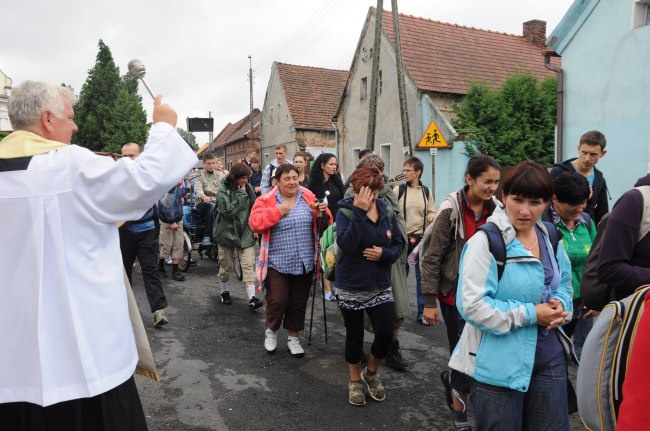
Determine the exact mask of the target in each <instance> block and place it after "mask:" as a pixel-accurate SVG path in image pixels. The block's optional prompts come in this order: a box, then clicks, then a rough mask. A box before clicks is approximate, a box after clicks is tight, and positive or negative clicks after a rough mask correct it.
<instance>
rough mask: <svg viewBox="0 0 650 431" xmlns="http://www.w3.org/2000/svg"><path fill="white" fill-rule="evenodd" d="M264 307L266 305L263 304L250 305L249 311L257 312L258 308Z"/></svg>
mask: <svg viewBox="0 0 650 431" xmlns="http://www.w3.org/2000/svg"><path fill="white" fill-rule="evenodd" d="M262 305H264V304H262V303H259V304H248V309H249V310H250V311H253V310H257V309H258V308H262Z"/></svg>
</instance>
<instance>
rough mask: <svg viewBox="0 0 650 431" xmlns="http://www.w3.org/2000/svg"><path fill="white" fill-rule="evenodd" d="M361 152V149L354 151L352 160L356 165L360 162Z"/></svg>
mask: <svg viewBox="0 0 650 431" xmlns="http://www.w3.org/2000/svg"><path fill="white" fill-rule="evenodd" d="M360 152H361V148H353V149H352V160H353V161H354V163H356V162H357V160H359V153H360Z"/></svg>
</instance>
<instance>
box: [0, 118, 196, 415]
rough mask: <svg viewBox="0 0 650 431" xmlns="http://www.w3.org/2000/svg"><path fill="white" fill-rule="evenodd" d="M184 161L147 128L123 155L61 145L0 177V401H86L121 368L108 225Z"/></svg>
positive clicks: (126, 354)
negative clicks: (137, 151)
mask: <svg viewBox="0 0 650 431" xmlns="http://www.w3.org/2000/svg"><path fill="white" fill-rule="evenodd" d="M196 160H197V159H196V156H195V155H194V152H193V151H192V150H191V149H190V147H189V146H188V145H187V144H186V143H185V141H183V139H182V138H181V137H180V136H179V135H178V133H177V132H176V130H175V129H174V127H172V126H171V125H169V124H167V123H157V124H156V125H154V126H153V128H152V129H151V132H150V138H149V142H148V143H147V145H146V146H145V149H144V151H143V153H142V154H141V155H140V156H139V157H138V158H137V159H135V160H130V159H129V158H123V159H120V160H118V161H117V162H115V161H113V160H112V159H111V158H109V157H105V156H98V155H96V154H94V153H92V152H91V151H89V150H87V149H85V148H81V147H78V146H76V145H69V146H66V147H64V148H60V149H56V150H53V151H50V152H48V153H45V154H40V155H35V156H33V157H32V159H31V162H30V164H29V166H28V168H27V170H22V171H9V172H0V214H1V215H2V227H1V228H0V346H1V349H2V350H1V353H0V403H7V402H16V401H26V402H30V403H34V404H38V405H41V406H48V405H51V404H55V403H58V402H62V401H67V400H72V399H78V398H85V397H92V396H95V395H98V394H101V393H104V392H106V391H108V390H110V389H112V388H114V387H116V386H118V385H120V384H121V383H123V382H125V381H126V380H127V379H129V378H130V377H131V376H132V375H133V373H134V370H135V367H136V363H137V361H138V357H137V352H136V346H135V342H134V337H133V330H132V328H131V323H130V320H129V315H128V309H127V297H126V290H125V286H124V276H123V269H122V257H121V254H120V242H119V234H118V229H117V226H116V223H117V222H120V221H124V220H135V219H138V218H139V217H141V216H142V215H143V214H144V213H145V212H146V211H147V210H148V209H149V208H151V206H152V205H153V203H154V202H155V201H156V200H158V199H159V198H160V196H162V195H163V194H164V193H165V192H166V191H167V190H169V189H170V188H171V187H173V186H174V185H175V184H177V183H178V179H179V178H181V177H182V176H183V175H185V174H186V173H187V172H188V171H189V170H190V169H191V168H192V167H193V166H194V165H195V163H196Z"/></svg>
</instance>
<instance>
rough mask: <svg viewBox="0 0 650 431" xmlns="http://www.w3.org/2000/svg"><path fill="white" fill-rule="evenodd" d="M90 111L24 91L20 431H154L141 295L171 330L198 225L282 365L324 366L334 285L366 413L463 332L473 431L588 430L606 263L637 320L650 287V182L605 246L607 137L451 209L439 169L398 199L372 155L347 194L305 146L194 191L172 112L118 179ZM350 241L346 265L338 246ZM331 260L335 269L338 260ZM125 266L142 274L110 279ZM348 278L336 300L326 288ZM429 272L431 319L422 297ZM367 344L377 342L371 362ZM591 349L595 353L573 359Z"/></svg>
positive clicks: (640, 392) (459, 388)
mask: <svg viewBox="0 0 650 431" xmlns="http://www.w3.org/2000/svg"><path fill="white" fill-rule="evenodd" d="M74 102H75V98H74V94H73V93H72V91H71V90H70V89H69V88H68V87H62V86H58V85H52V84H48V83H43V82H38V81H25V82H24V83H22V84H20V85H19V86H17V87H16V88H15V89H13V90H12V92H11V96H10V98H9V102H8V111H9V116H10V119H11V123H12V125H13V126H14V128H15V129H16V130H15V131H14V132H13V133H11V134H10V135H9V136H7V137H6V138H4V139H3V140H2V142H1V143H0V173H2V175H3V178H6V179H7V181H4V182H0V184H2V185H4V186H5V187H4V190H3V193H2V195H1V196H0V203H1V204H2V208H3V213H4V214H5V215H6V216H7V217H8V220H9V221H10V223H9V225H11V226H18V228H16V229H5V230H3V231H2V237H3V241H4V243H3V244H5V243H6V244H8V246H7V247H5V249H6V250H5V253H4V255H3V259H2V262H4V265H5V271H4V273H5V276H6V277H8V279H7V280H6V282H5V283H4V284H3V288H4V289H3V293H4V296H3V302H2V304H3V305H4V308H3V312H2V313H0V318H4V323H5V327H8V328H11V329H12V330H10V331H5V332H6V333H5V334H4V337H3V345H5V346H7V348H6V349H5V350H6V352H5V354H4V355H3V356H2V357H0V358H4V359H2V361H3V363H4V366H3V367H0V370H3V371H4V372H3V373H0V375H1V383H2V384H1V385H0V386H1V387H0V398H1V400H0V417H2V418H3V420H4V422H3V425H6V427H8V429H57V430H58V429H66V430H68V429H129V428H130V429H146V418H145V416H144V412H143V409H142V405H141V402H140V399H139V395H138V391H137V387H136V384H135V380H134V377H133V373H134V369H135V372H143V373H144V374H145V375H148V376H150V377H152V378H156V377H157V374H156V372H155V367H153V366H152V364H153V358H152V357H151V356H152V355H151V350H150V347H149V344H148V341H147V336H146V333H145V331H144V328H143V327H142V322H141V320H140V319H139V315H138V311H137V305H136V304H135V301H134V299H133V295H132V293H131V290H130V288H129V286H128V284H127V283H126V282H125V278H128V281H129V282H130V281H131V280H132V275H133V274H132V273H133V268H134V261H135V259H138V261H139V264H140V268H141V271H140V272H141V274H142V277H143V279H144V287H145V291H146V294H147V299H148V301H149V305H150V307H151V312H152V313H153V322H154V325H155V326H156V327H159V326H162V325H165V324H167V323H168V318H167V315H166V312H165V309H166V308H167V299H166V297H165V295H164V292H163V285H162V282H161V278H164V277H167V269H166V260H167V259H168V258H169V259H170V260H171V262H170V264H171V267H172V273H171V276H172V278H173V279H174V280H175V281H176V282H182V281H183V279H184V275H183V274H182V273H181V270H180V269H181V267H183V265H187V264H190V263H191V262H189V261H188V259H187V258H186V255H185V254H184V253H183V251H182V250H183V248H182V247H183V246H184V243H183V237H184V232H183V228H184V226H183V222H184V220H185V219H184V215H185V212H186V210H189V213H190V214H192V213H196V216H197V217H200V218H202V221H201V228H202V230H203V233H204V236H203V238H200V237H198V238H196V235H195V238H194V242H196V243H199V246H200V247H208V248H209V249H210V250H212V256H215V255H218V259H219V274H218V276H219V286H220V299H221V302H222V304H223V307H232V306H235V307H236V306H237V305H235V304H234V302H237V301H233V298H232V297H231V295H230V290H231V280H230V278H231V277H230V271H231V269H232V267H233V262H232V261H233V260H234V256H235V255H237V256H238V260H239V262H240V263H241V275H242V276H241V280H242V283H241V288H245V290H246V293H247V296H248V308H249V309H250V310H252V311H253V312H255V310H258V309H261V308H262V307H264V312H265V323H266V325H265V328H264V335H263V336H262V334H260V350H261V349H262V345H263V346H264V349H265V350H266V351H267V352H268V353H269V354H273V353H274V352H275V351H276V350H277V347H278V344H279V343H280V342H279V334H280V330H281V327H282V328H284V330H285V331H286V334H287V338H286V344H285V343H284V342H281V344H282V346H283V347H284V346H286V348H287V349H288V350H289V352H290V354H291V356H293V357H295V358H302V357H303V356H304V354H305V351H304V350H303V348H302V345H301V342H300V332H301V331H303V330H304V327H305V312H306V308H307V301H308V297H309V294H310V290H311V289H310V287H312V286H316V282H318V283H321V282H322V284H320V285H321V286H322V297H323V300H325V299H327V300H329V301H333V302H334V303H336V304H337V306H338V309H339V310H340V315H341V318H342V319H343V321H344V323H345V343H344V346H341V347H340V348H341V350H342V351H343V354H344V360H345V363H346V364H347V368H348V372H349V381H348V383H347V390H348V401H349V403H350V404H351V405H354V406H363V405H365V404H366V402H367V396H369V397H370V399H371V400H374V401H376V402H382V401H384V400H386V398H387V391H386V388H385V387H384V386H383V384H382V383H381V379H380V371H379V370H380V365H381V364H383V365H384V366H387V367H390V368H393V369H395V370H404V369H405V368H407V367H408V366H409V364H408V362H407V361H406V360H405V359H404V357H403V356H402V354H401V349H400V333H401V330H402V327H403V326H404V324H405V323H408V322H409V320H411V319H413V318H415V320H416V321H417V322H418V323H420V324H422V325H436V324H438V323H439V322H441V321H444V325H445V328H446V332H447V338H448V342H449V352H450V356H449V361H448V363H447V364H444V365H443V364H439V366H441V368H442V369H440V370H439V371H440V382H439V384H438V385H439V386H438V387H439V389H440V390H441V391H444V394H445V401H446V403H447V405H448V406H449V409H450V411H451V413H450V424H451V425H452V426H453V428H454V429H456V430H469V429H471V425H470V422H469V421H468V417H467V411H468V406H469V404H470V402H471V410H472V412H473V416H474V420H475V422H474V423H475V427H476V428H477V429H508V430H510V429H536V430H537V429H539V430H541V429H553V430H568V429H569V419H568V418H569V404H573V403H572V402H571V403H570V401H573V400H572V399H570V397H569V396H570V395H571V390H570V386H571V385H570V380H569V379H568V376H567V358H568V357H569V356H570V355H567V352H566V348H567V347H568V348H569V351H570V352H571V353H575V354H576V355H577V356H580V355H583V365H582V366H581V367H582V368H580V369H579V371H580V372H583V371H584V370H587V369H588V368H586V367H585V366H584V365H585V364H586V363H587V362H588V361H585V359H587V358H590V359H594V353H593V351H594V350H593V340H596V341H599V339H598V337H589V338H588V339H587V341H586V342H585V338H586V336H587V334H588V333H589V332H590V330H591V331H592V335H598V332H596V331H594V330H592V329H591V327H592V322H593V319H591V317H592V316H594V314H595V310H594V309H599V308H598V307H600V305H597V303H596V302H592V301H591V298H590V297H588V295H587V294H588V293H589V294H591V293H592V283H591V281H590V280H591V279H590V274H591V273H592V271H591V269H592V265H591V264H592V262H593V260H592V259H591V257H592V256H593V255H595V253H590V249H591V247H592V244H595V247H594V251H595V250H598V255H597V257H598V259H597V264H596V272H597V277H596V281H597V283H601V284H604V285H606V287H607V289H609V292H608V293H607V294H603V295H602V296H608V298H598V299H607V300H610V299H612V298H613V299H616V300H622V299H624V298H626V297H629V296H630V295H631V294H632V293H634V292H635V291H636V289H637V288H638V287H639V286H641V285H644V284H648V282H649V281H650V273H649V272H648V271H649V264H650V233H648V231H647V230H646V227H647V226H648V224H649V223H648V222H647V220H646V216H647V215H648V214H650V207H649V206H648V202H650V199H648V198H647V197H646V195H647V194H648V192H649V187H650V174H648V175H646V176H644V177H642V178H640V179H639V180H638V181H637V182H636V184H635V189H632V190H629V191H628V192H626V193H624V194H623V195H622V196H621V197H620V198H619V199H618V200H617V201H616V203H615V205H614V207H613V209H612V211H611V213H609V215H608V216H607V217H608V218H607V219H606V220H607V224H606V225H607V230H604V228H602V229H601V227H604V226H605V224H604V223H603V220H605V219H604V217H605V214H606V213H608V212H609V204H608V200H609V197H608V192H607V186H606V183H605V180H604V176H603V174H602V172H600V171H599V170H598V169H596V168H595V165H596V163H597V162H598V160H599V159H600V158H602V157H603V156H604V155H605V153H606V151H605V145H606V141H605V137H604V135H603V134H602V133H600V132H598V131H590V132H587V133H585V134H584V135H583V136H582V137H581V139H580V143H579V145H578V157H577V158H574V159H570V160H566V161H564V162H562V163H558V164H556V165H555V166H554V167H553V168H552V169H551V170H550V172H549V171H548V170H547V169H546V168H545V167H543V166H541V165H539V164H537V163H534V162H532V161H525V162H521V163H519V164H517V165H516V166H514V167H509V168H508V170H507V171H506V170H505V169H501V167H500V166H499V165H498V163H497V162H496V161H495V159H493V158H492V157H490V156H487V155H480V154H479V155H474V156H472V157H471V158H470V159H469V160H468V163H467V166H466V170H465V174H464V185H463V186H462V187H461V188H460V189H459V190H457V191H454V192H452V193H450V194H449V195H448V196H447V197H446V198H444V199H441V200H442V202H441V203H439V205H436V203H435V202H434V193H432V190H429V188H428V187H427V186H426V185H424V184H423V183H422V182H421V177H422V174H423V172H424V171H425V168H424V165H423V163H422V161H420V160H419V159H418V158H415V157H410V158H407V159H406V160H405V161H404V162H403V164H402V172H401V174H400V175H399V176H398V177H395V178H393V179H388V178H387V177H386V175H385V173H384V161H383V160H382V159H381V158H380V157H378V156H377V155H375V154H373V153H372V152H370V151H364V152H360V154H359V157H360V159H359V161H358V165H357V166H356V168H355V169H354V171H353V172H350V173H349V176H348V178H347V179H346V178H344V177H343V176H342V175H341V172H340V171H339V167H338V163H337V159H336V157H335V156H334V155H333V154H329V153H324V154H320V155H319V156H318V157H317V158H316V159H315V160H313V161H312V160H311V157H310V155H309V154H307V153H298V154H295V155H294V157H293V159H289V158H288V154H287V148H286V146H284V145H278V146H276V147H275V148H274V151H275V158H274V159H273V160H272V161H271V162H270V163H268V164H267V165H266V166H265V167H264V169H261V165H260V160H259V158H258V154H257V152H256V151H254V150H252V151H250V152H248V153H247V154H246V157H245V158H244V159H242V160H241V161H239V162H237V163H234V164H233V165H231V166H230V165H229V166H228V168H229V171H226V170H225V169H224V165H223V161H220V160H218V159H217V158H216V157H215V155H214V154H205V155H204V156H203V169H201V170H200V171H199V172H197V173H195V174H196V175H191V176H190V177H186V178H183V179H181V177H182V176H183V175H185V174H186V173H187V171H188V170H190V169H191V168H192V167H193V166H196V163H197V157H196V155H195V153H194V152H193V151H192V150H191V149H190V148H189V147H188V146H187V145H186V143H185V141H184V140H183V139H182V138H181V137H180V135H178V133H177V132H176V129H175V126H176V123H177V114H176V112H175V111H174V110H173V108H171V107H170V106H169V105H167V104H165V103H162V100H161V96H157V97H156V98H155V101H154V110H153V115H152V117H153V120H154V125H153V127H152V129H151V132H150V136H149V141H148V142H147V144H146V146H145V150H144V151H142V152H141V148H140V146H139V145H138V144H136V143H128V144H125V145H124V146H123V147H122V156H123V158H122V159H120V160H118V161H117V162H114V161H113V160H111V159H109V158H107V157H104V156H99V155H96V154H93V153H92V152H91V151H89V150H87V149H84V148H81V147H79V146H77V145H68V144H69V143H70V141H71V138H72V135H73V134H74V133H75V132H76V131H77V126H76V124H75V123H74V110H73V106H74ZM504 172H505V173H504ZM502 173H503V175H502ZM16 184H20V186H19V187H17V186H16ZM72 185H74V187H73V186H72ZM107 185H111V186H110V187H107ZM499 189H500V190H499ZM123 190H129V193H122V191H123ZM498 190H499V191H500V193H499V198H498V199H497V197H496V196H497V191H498ZM116 191H118V192H116ZM159 196H162V197H160V198H159ZM156 199H158V202H157V203H156V204H155V205H154V206H153V207H152V206H151V205H152V203H153V202H154V200H156ZM25 214H32V215H37V216H38V217H31V218H30V217H26V216H25ZM136 217H140V218H139V219H135V218H136ZM123 220H128V221H127V222H123ZM157 222H158V223H157ZM191 222H192V223H193V220H191ZM116 223H117V224H118V225H119V226H120V229H119V237H118V232H116V227H115V224H116ZM192 223H191V224H192ZM156 224H158V226H156ZM597 225H599V227H598V228H597V229H596V226H597ZM21 226H23V227H22V228H21ZM334 228H336V229H335V234H334V233H333V229H334ZM197 229H198V228H197ZM80 232H81V233H92V234H89V235H84V234H79V233H80ZM197 232H198V230H197ZM326 233H327V235H326ZM27 234H28V235H27ZM601 234H602V235H601ZM330 237H335V240H333V242H332V244H331V245H330V246H328V247H325V246H322V244H323V241H324V240H326V239H327V238H330ZM118 242H119V247H118ZM185 244H186V243H185ZM319 246H322V247H323V249H326V250H327V251H328V253H327V256H326V258H325V259H321V257H322V256H321V255H320V254H319V253H318V251H319ZM118 248H119V249H118ZM215 248H216V251H217V253H215ZM7 250H9V251H7ZM15 250H29V251H30V252H29V253H16V252H15ZM120 252H121V260H122V262H120V261H119V260H120V259H119V258H120ZM330 252H331V254H332V255H331V256H330ZM44 256H47V259H46V260H43V258H44ZM332 256H333V257H332ZM588 256H589V259H588ZM330 258H331V259H330ZM79 262H84V264H83V265H80V264H79ZM120 263H122V265H120ZM333 264H335V265H333ZM120 266H123V268H124V270H125V273H124V274H122V273H121V272H120V271H113V270H110V271H101V269H105V268H106V267H109V268H112V269H118V268H119V267H120ZM332 266H334V270H333V274H332V271H331V269H332ZM326 267H327V275H328V276H327V277H326V278H327V279H328V281H326V280H321V278H320V275H321V268H326ZM25 268H29V269H30V270H28V271H25V270H23V269H25ZM411 270H413V271H414V275H415V285H416V286H415V296H416V303H417V310H416V311H415V313H412V312H411V309H410V307H409V291H408V289H407V283H406V280H407V275H408V273H409V271H411ZM583 270H584V271H583ZM98 274H101V276H99V277H98ZM332 275H333V276H332ZM235 284H237V285H239V283H235ZM89 286H91V288H89ZM116 287H119V288H116ZM122 287H124V288H125V290H122ZM233 288H234V287H233ZM237 288H239V286H237ZM319 293H320V292H319ZM637 293H638V291H637ZM581 294H583V295H582V296H581ZM610 294H611V295H610ZM237 296H239V295H237ZM34 301H37V302H38V307H35V306H34V304H35V302H34ZM647 301H648V302H650V298H648V299H647ZM127 304H128V307H127ZM586 305H589V306H590V307H591V308H593V309H588V308H587V307H586ZM610 309H611V307H610ZM120 310H121V311H120ZM628 314H629V313H628ZM134 316H136V317H135V318H134ZM626 319H627V315H626ZM602 322H605V323H607V320H604V321H598V323H597V328H598V329H601V326H603V325H601V323H602ZM648 324H650V313H643V315H642V316H641V318H640V324H639V325H638V330H637V331H635V335H634V337H635V338H634V340H635V341H634V345H633V347H631V349H632V353H631V356H630V360H629V368H628V369H627V372H626V376H625V379H624V383H623V385H622V393H623V394H624V397H623V402H622V404H621V405H620V410H619V411H618V412H617V419H618V422H617V424H616V427H617V429H619V430H624V429H639V427H641V428H642V427H643V426H644V425H643V424H644V423H645V422H646V421H643V420H639V418H642V417H644V415H645V416H647V414H648V412H647V408H646V406H647V400H646V395H645V393H646V392H647V384H648V381H649V378H648V375H650V374H648V373H647V359H646V358H647V355H648V354H650V330H648V329H646V328H648ZM366 329H368V330H370V331H371V333H372V335H371V338H372V340H371V343H370V349H369V350H368V349H366V350H365V351H364V334H365V332H364V331H365V330H366ZM282 332H283V333H284V331H282ZM571 338H572V340H573V344H574V345H575V352H574V349H573V348H572V347H573V346H572V345H571V343H570V342H569V343H565V342H563V341H567V340H570V339H571ZM561 340H562V341H561ZM583 346H584V349H583ZM595 356H596V357H600V355H599V354H597V355H595ZM298 360H299V359H298ZM34 370H37V372H35V371H34ZM602 372H603V371H601V373H602ZM342 389H343V388H342ZM579 389H580V388H579ZM590 407H593V406H590ZM572 410H573V405H572ZM582 413H583V411H581V414H582ZM583 418H584V416H583Z"/></svg>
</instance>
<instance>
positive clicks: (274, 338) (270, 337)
mask: <svg viewBox="0 0 650 431" xmlns="http://www.w3.org/2000/svg"><path fill="white" fill-rule="evenodd" d="M264 334H265V338H264V348H265V349H266V351H267V352H268V353H269V354H270V353H275V349H277V347H278V331H271V330H270V329H269V328H266V332H265V333H264Z"/></svg>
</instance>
